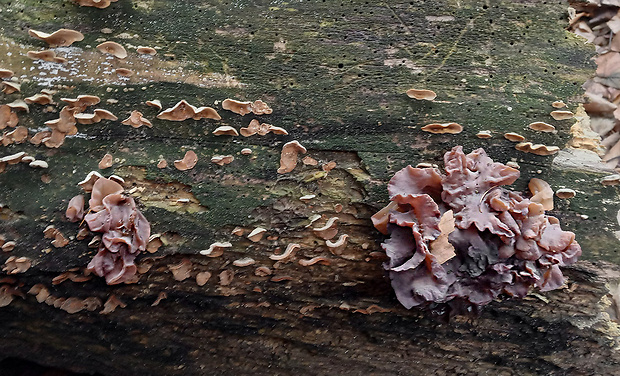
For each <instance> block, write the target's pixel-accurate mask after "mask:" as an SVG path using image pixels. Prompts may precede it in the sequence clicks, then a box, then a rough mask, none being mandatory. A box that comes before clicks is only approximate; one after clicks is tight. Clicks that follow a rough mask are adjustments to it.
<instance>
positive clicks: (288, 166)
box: [278, 141, 306, 174]
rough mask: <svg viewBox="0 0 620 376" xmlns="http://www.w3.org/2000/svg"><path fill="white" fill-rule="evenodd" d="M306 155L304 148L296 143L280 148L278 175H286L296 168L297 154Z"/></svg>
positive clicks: (292, 142)
mask: <svg viewBox="0 0 620 376" xmlns="http://www.w3.org/2000/svg"><path fill="white" fill-rule="evenodd" d="M298 153H302V154H306V148H305V147H303V146H302V145H301V144H300V143H299V142H298V141H291V142H287V143H286V144H284V146H282V153H281V154H280V168H279V169H278V174H286V173H287V172H291V171H293V169H295V166H297V154H298Z"/></svg>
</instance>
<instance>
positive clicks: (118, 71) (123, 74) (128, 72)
mask: <svg viewBox="0 0 620 376" xmlns="http://www.w3.org/2000/svg"><path fill="white" fill-rule="evenodd" d="M114 72H115V73H116V74H117V75H119V76H121V77H131V76H133V71H132V70H131V69H127V68H116V69H115V70H114Z"/></svg>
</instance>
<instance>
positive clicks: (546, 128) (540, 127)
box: [528, 121, 555, 132]
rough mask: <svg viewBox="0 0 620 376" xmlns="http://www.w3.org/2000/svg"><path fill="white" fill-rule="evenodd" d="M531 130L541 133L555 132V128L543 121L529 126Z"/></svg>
mask: <svg viewBox="0 0 620 376" xmlns="http://www.w3.org/2000/svg"><path fill="white" fill-rule="evenodd" d="M528 127H529V128H530V129H533V130H535V131H541V132H555V127H554V126H553V125H551V124H547V123H545V122H542V121H536V122H534V123H531V124H530V125H528Z"/></svg>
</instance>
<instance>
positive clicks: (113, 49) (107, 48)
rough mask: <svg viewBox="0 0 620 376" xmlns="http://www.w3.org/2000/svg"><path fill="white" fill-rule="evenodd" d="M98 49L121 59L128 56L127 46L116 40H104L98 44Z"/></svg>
mask: <svg viewBox="0 0 620 376" xmlns="http://www.w3.org/2000/svg"><path fill="white" fill-rule="evenodd" d="M97 49H98V50H99V51H101V52H103V53H106V54H110V55H112V56H115V57H117V58H119V59H124V58H126V57H127V50H125V47H123V46H122V45H120V44H118V43H116V42H112V41H107V42H103V43H101V44H99V45H98V46H97Z"/></svg>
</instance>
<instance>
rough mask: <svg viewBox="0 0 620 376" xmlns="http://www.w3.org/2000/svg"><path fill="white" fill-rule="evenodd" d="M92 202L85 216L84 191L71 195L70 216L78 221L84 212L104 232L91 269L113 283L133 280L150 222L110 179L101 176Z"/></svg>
mask: <svg viewBox="0 0 620 376" xmlns="http://www.w3.org/2000/svg"><path fill="white" fill-rule="evenodd" d="M80 197H81V198H80ZM88 204H89V210H88V214H86V215H85V216H84V215H83V213H84V210H83V206H84V199H83V196H81V195H80V196H76V197H74V198H73V199H71V201H70V202H69V208H68V209H67V217H68V218H69V220H71V221H78V220H81V219H82V216H83V218H84V221H86V223H87V224H88V227H89V228H90V231H93V232H99V233H101V242H100V243H99V248H98V252H97V254H96V255H95V257H93V259H92V260H91V261H90V263H89V264H88V270H90V271H92V272H94V273H95V274H97V275H98V276H100V277H105V280H106V283H107V284H109V285H114V284H119V283H124V282H131V281H133V280H134V279H135V276H136V271H137V267H136V265H135V263H134V260H135V258H136V256H137V255H138V254H139V253H140V252H141V251H144V250H145V249H146V246H147V244H148V241H149V237H150V234H151V226H150V224H149V222H148V221H147V220H146V218H145V217H144V215H142V213H141V212H140V211H139V210H138V208H137V207H136V203H135V201H134V199H133V198H131V197H129V196H127V195H125V194H124V193H123V187H122V186H121V185H120V184H118V183H117V182H115V181H113V180H110V179H106V178H99V179H97V181H96V182H95V183H94V185H93V187H92V192H91V197H90V200H89V201H88ZM76 213H77V214H76Z"/></svg>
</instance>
